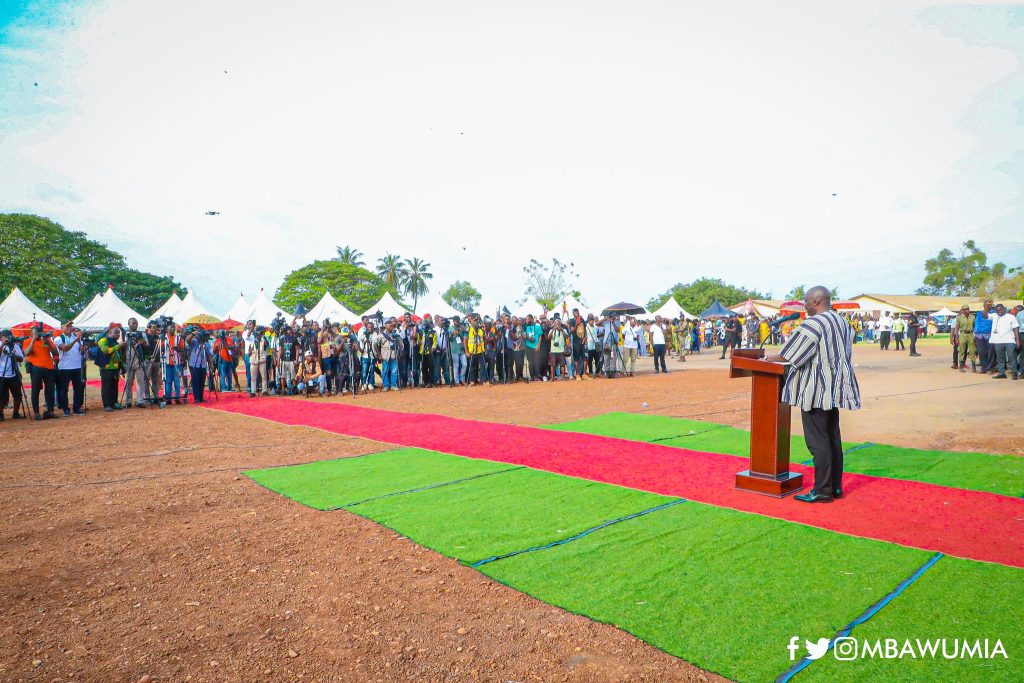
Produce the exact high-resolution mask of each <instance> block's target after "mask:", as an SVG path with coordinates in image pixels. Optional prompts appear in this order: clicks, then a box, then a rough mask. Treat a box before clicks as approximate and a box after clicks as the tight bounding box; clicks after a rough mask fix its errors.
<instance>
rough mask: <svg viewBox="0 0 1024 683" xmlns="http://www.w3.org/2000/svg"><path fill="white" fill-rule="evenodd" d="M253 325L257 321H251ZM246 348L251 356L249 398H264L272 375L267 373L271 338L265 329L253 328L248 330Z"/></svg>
mask: <svg viewBox="0 0 1024 683" xmlns="http://www.w3.org/2000/svg"><path fill="white" fill-rule="evenodd" d="M249 322H250V323H252V324H253V325H255V324H256V321H255V320H250V321H249ZM247 333H248V337H247V338H246V342H245V348H246V351H247V353H248V356H249V376H248V380H249V397H250V398H253V397H255V396H256V394H259V395H260V396H263V395H265V394H266V393H267V391H268V390H269V387H268V385H269V378H270V374H269V373H268V372H267V369H268V366H269V363H268V362H267V361H268V360H269V354H270V336H269V335H268V334H267V329H266V328H265V327H253V328H252V329H251V330H247Z"/></svg>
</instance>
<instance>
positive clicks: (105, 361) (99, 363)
mask: <svg viewBox="0 0 1024 683" xmlns="http://www.w3.org/2000/svg"><path fill="white" fill-rule="evenodd" d="M89 359H90V360H91V361H92V362H93V363H95V364H96V367H98V368H105V367H107V365H109V364H110V356H109V355H108V354H105V353H103V350H102V349H100V346H99V344H96V345H95V346H93V347H92V348H91V349H89Z"/></svg>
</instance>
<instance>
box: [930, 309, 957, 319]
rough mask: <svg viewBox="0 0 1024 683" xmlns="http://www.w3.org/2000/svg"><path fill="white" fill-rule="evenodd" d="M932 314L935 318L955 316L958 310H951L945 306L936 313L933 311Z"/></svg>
mask: <svg viewBox="0 0 1024 683" xmlns="http://www.w3.org/2000/svg"><path fill="white" fill-rule="evenodd" d="M930 315H931V317H933V318H949V317H950V316H952V317H954V318H955V317H956V311H951V310H949V309H948V308H943V309H941V310H938V311H935V312H934V313H931V314H930Z"/></svg>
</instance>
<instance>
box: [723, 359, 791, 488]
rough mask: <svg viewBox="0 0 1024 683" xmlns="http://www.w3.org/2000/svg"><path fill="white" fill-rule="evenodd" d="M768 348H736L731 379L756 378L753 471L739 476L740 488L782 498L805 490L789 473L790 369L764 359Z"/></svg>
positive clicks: (752, 411)
mask: <svg viewBox="0 0 1024 683" xmlns="http://www.w3.org/2000/svg"><path fill="white" fill-rule="evenodd" d="M763 358H764V349H734V350H733V353H732V362H731V364H730V366H729V377H730V379H731V378H734V377H753V382H752V385H751V392H750V469H746V470H743V471H742V472H737V473H736V488H738V489H740V490H742V491H750V492H752V493H760V494H762V495H766V496H774V497H775V498H782V497H784V496H788V495H789V494H791V493H796V492H797V491H799V490H800V489H802V488H803V487H804V475H802V474H798V473H796V472H790V471H789V426H790V412H789V408H790V407H789V404H786V403H783V402H782V400H781V399H782V380H783V378H784V376H785V373H786V366H785V365H783V364H781V363H771V362H769V361H766V360H763Z"/></svg>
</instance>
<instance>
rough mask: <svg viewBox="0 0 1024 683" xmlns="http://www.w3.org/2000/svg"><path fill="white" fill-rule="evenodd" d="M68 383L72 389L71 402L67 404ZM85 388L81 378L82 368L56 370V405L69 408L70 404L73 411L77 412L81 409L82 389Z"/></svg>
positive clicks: (62, 408) (64, 408) (65, 408)
mask: <svg viewBox="0 0 1024 683" xmlns="http://www.w3.org/2000/svg"><path fill="white" fill-rule="evenodd" d="M69 385H70V387H71V389H72V391H73V392H74V393H73V395H72V403H71V405H70V406H69V405H68V386H69ZM84 388H85V380H84V379H82V369H81V368H75V369H74V370H57V405H59V406H60V409H61V410H71V409H72V406H73V409H74V411H75V412H76V413H77V412H78V411H79V410H81V409H82V401H83V399H84V397H83V396H82V393H83V391H82V390H83V389H84Z"/></svg>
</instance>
